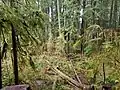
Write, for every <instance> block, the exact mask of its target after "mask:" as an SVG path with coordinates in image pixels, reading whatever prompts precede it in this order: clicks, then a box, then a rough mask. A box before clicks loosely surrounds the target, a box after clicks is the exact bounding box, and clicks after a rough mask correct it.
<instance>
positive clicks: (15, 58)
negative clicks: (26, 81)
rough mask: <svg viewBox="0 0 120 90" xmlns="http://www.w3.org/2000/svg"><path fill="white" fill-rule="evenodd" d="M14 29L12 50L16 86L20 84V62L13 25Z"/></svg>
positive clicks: (13, 30)
mask: <svg viewBox="0 0 120 90" xmlns="http://www.w3.org/2000/svg"><path fill="white" fill-rule="evenodd" d="M11 28H12V48H13V60H14V67H13V68H14V76H15V84H16V85H17V84H18V60H17V43H16V30H15V27H14V26H13V24H12V23H11Z"/></svg>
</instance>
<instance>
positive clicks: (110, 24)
mask: <svg viewBox="0 0 120 90" xmlns="http://www.w3.org/2000/svg"><path fill="white" fill-rule="evenodd" d="M113 2H114V0H112V3H111V9H110V20H109V27H110V28H111V27H112V15H113V14H112V12H113Z"/></svg>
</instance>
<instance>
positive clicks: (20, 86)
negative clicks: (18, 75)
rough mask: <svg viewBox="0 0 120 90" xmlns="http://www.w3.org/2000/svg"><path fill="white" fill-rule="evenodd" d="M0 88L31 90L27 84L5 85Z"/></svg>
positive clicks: (3, 89) (5, 89)
mask: <svg viewBox="0 0 120 90" xmlns="http://www.w3.org/2000/svg"><path fill="white" fill-rule="evenodd" d="M0 90H31V89H30V86H29V85H13V86H6V87H4V88H2V89H0Z"/></svg>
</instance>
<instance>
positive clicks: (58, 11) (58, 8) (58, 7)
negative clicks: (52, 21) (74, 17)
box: [57, 0, 61, 29]
mask: <svg viewBox="0 0 120 90" xmlns="http://www.w3.org/2000/svg"><path fill="white" fill-rule="evenodd" d="M57 13H58V26H59V29H61V24H60V6H59V0H57Z"/></svg>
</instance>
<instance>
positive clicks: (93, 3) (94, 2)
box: [91, 0, 96, 24]
mask: <svg viewBox="0 0 120 90" xmlns="http://www.w3.org/2000/svg"><path fill="white" fill-rule="evenodd" d="M91 4H92V8H93V12H92V15H93V20H92V21H93V24H95V9H94V7H95V6H96V1H93V0H92V1H91Z"/></svg>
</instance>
